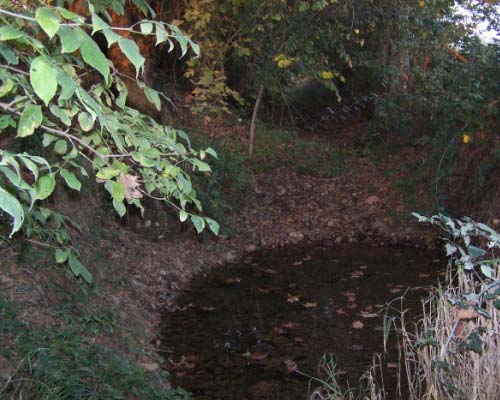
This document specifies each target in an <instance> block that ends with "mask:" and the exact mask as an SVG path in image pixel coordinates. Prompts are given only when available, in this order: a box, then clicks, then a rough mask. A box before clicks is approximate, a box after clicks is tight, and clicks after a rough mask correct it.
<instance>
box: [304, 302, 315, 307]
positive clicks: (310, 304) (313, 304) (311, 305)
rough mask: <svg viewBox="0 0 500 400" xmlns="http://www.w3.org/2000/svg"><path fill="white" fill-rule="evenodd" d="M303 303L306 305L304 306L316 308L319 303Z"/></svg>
mask: <svg viewBox="0 0 500 400" xmlns="http://www.w3.org/2000/svg"><path fill="white" fill-rule="evenodd" d="M302 305H303V306H304V308H314V307H317V306H318V303H313V302H307V303H304V304H302Z"/></svg>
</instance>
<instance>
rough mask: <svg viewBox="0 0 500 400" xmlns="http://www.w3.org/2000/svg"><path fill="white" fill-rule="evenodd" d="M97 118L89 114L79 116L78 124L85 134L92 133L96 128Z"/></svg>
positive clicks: (84, 113) (82, 113)
mask: <svg viewBox="0 0 500 400" xmlns="http://www.w3.org/2000/svg"><path fill="white" fill-rule="evenodd" d="M94 122H95V118H93V117H92V115H90V114H89V113H87V112H84V111H82V112H81V113H80V114H78V123H79V124H80V128H82V130H83V131H84V132H88V131H90V130H91V129H92V128H93V127H94Z"/></svg>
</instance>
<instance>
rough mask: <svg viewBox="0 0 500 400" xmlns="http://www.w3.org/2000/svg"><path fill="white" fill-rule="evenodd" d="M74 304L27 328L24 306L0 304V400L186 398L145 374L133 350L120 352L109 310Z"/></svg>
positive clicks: (159, 375)
mask: <svg viewBox="0 0 500 400" xmlns="http://www.w3.org/2000/svg"><path fill="white" fill-rule="evenodd" d="M72 302H73V303H72V304H73V306H74V307H69V308H68V307H64V306H63V305H62V306H61V307H59V308H58V309H57V308H56V309H54V312H53V313H52V317H53V318H52V319H51V323H48V324H47V325H46V326H37V327H31V326H29V325H31V324H28V323H26V322H25V321H24V315H25V313H26V309H23V308H24V307H23V306H21V305H18V304H14V303H12V302H10V301H7V300H5V299H0V317H1V318H0V343H1V344H2V346H1V348H2V350H1V352H0V358H1V359H0V361H1V363H0V364H3V365H0V366H1V367H3V371H2V374H1V375H0V398H2V399H9V400H14V399H16V400H17V399H40V400H58V399H103V400H104V399H147V400H149V399H150V400H181V399H187V398H188V394H187V393H186V392H185V391H184V390H182V389H172V388H170V386H169V385H168V383H167V378H168V373H167V372H161V371H154V372H147V371H145V370H144V368H142V367H141V365H139V364H138V363H137V362H136V360H135V357H134V355H136V354H134V351H133V349H130V348H128V349H126V351H125V350H124V348H125V347H126V344H125V343H124V342H125V341H126V339H127V338H126V335H125V334H124V333H123V330H124V329H125V328H124V327H123V326H122V325H120V323H119V322H117V321H118V320H119V317H116V316H111V317H110V318H107V317H106V315H110V314H113V313H112V312H111V311H110V310H105V311H102V312H99V310H98V312H96V313H95V315H94V314H93V312H89V310H88V309H87V308H86V305H82V303H78V302H77V301H75V299H73V300H72ZM79 308H80V309H79ZM78 309H79V310H78ZM84 310H85V311H84ZM121 342H123V343H121ZM136 346H137V344H136ZM130 347H133V346H132V345H130ZM137 351H140V349H138V348H137V347H136V352H137Z"/></svg>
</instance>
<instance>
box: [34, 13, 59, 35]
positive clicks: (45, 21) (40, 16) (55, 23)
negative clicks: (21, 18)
mask: <svg viewBox="0 0 500 400" xmlns="http://www.w3.org/2000/svg"><path fill="white" fill-rule="evenodd" d="M35 17H36V21H37V22H38V24H39V25H40V26H41V27H42V29H43V30H44V31H45V33H46V34H47V35H48V36H49V38H51V39H52V38H53V37H54V35H55V34H56V33H57V31H58V30H59V24H60V22H61V19H60V18H59V15H57V14H56V13H55V12H54V10H53V9H52V8H49V7H41V8H38V9H37V10H36V14H35Z"/></svg>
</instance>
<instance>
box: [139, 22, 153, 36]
mask: <svg viewBox="0 0 500 400" xmlns="http://www.w3.org/2000/svg"><path fill="white" fill-rule="evenodd" d="M140 27H141V32H142V33H144V34H145V35H149V34H150V33H151V32H153V24H152V23H151V22H142V23H141V24H140Z"/></svg>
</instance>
